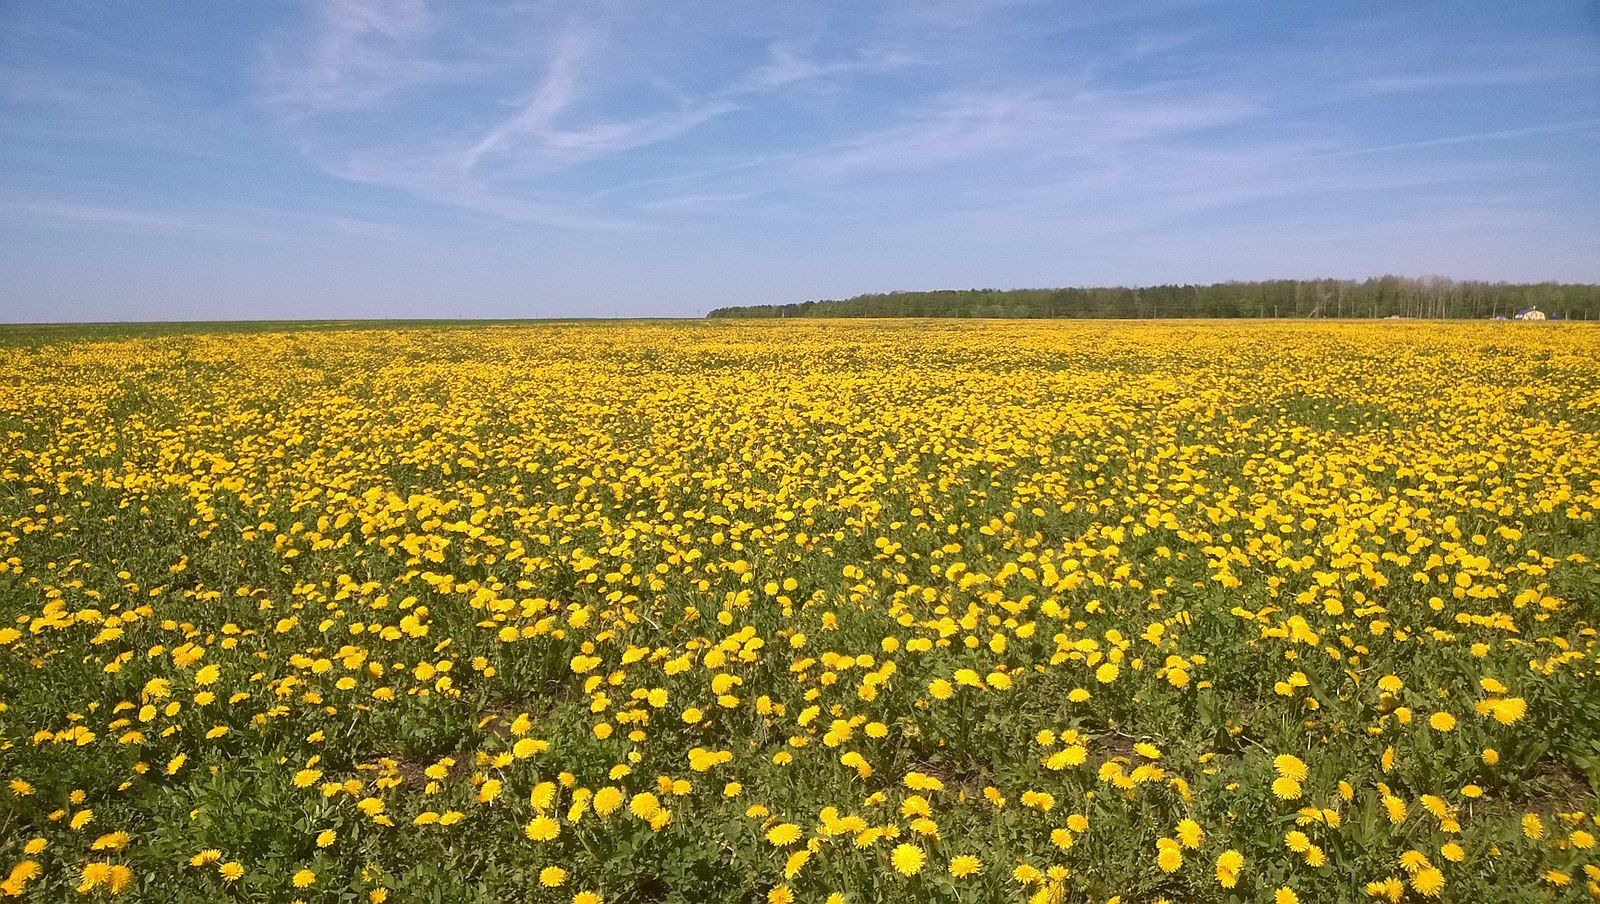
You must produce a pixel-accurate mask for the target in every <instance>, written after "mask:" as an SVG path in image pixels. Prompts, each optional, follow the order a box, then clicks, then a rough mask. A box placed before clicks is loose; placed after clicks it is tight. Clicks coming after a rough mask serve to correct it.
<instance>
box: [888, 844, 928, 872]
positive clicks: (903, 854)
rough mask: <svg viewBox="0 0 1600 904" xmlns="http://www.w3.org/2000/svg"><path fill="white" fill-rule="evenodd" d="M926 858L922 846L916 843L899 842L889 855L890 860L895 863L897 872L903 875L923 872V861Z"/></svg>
mask: <svg viewBox="0 0 1600 904" xmlns="http://www.w3.org/2000/svg"><path fill="white" fill-rule="evenodd" d="M925 859H926V855H925V854H923V852H922V848H919V847H917V846H916V845H914V844H899V845H896V846H895V849H894V852H893V853H892V854H890V855H889V860H890V862H891V863H893V864H894V869H895V872H897V873H899V874H900V875H902V876H915V875H916V874H917V873H920V872H922V863H923V861H924V860H925Z"/></svg>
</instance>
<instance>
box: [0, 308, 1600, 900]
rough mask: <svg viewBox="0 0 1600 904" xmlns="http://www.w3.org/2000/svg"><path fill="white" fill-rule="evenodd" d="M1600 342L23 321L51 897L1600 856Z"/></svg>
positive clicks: (6, 532)
mask: <svg viewBox="0 0 1600 904" xmlns="http://www.w3.org/2000/svg"><path fill="white" fill-rule="evenodd" d="M1597 509H1600V330H1595V329H1590V328H1587V327H1586V326H1585V325H1576V324H1551V325H1545V326H1521V325H1515V324H1489V323H1477V324H1451V325H1441V324H1435V323H1427V324H1421V323H1398V324H1396V323H1331V324H1330V323H1317V322H1264V323H1253V322H1239V321H1234V322H1226V323H1166V322H1152V323H1148V324H1144V323H1120V324H1118V323H1084V322H1043V323H1040V322H1010V323H959V322H852V323H837V322H807V323H794V322H740V321H723V322H709V323H618V324H593V323H588V324H585V323H573V324H542V325H477V326H467V327H451V326H416V327H410V326H407V327H403V328H377V327H353V328H347V329H331V328H330V329H299V330H282V331H279V330H273V329H264V330H260V331H243V332H204V331H194V332H190V331H183V330H176V329H174V330H161V329H147V330H143V331H137V332H128V333H126V334H123V335H118V334H115V333H114V332H97V333H94V334H83V335H75V334H73V333H71V332H70V331H62V332H51V331H37V330H36V331H32V332H24V331H20V330H19V331H16V332H14V333H13V334H11V335H3V334H0V782H3V783H4V785H3V786H0V895H6V896H18V897H20V898H22V899H23V900H33V901H65V900H96V899H115V900H119V901H152V902H153V901H161V902H168V901H171V902H202V901H204V902H212V901H235V900H237V901H259V902H269V901H270V902H278V901H294V900H299V901H304V902H307V904H311V902H334V901H339V902H355V901H371V902H383V901H386V900H387V901H392V902H411V901H417V902H458V901H461V902H467V901H471V902H521V901H552V902H569V901H570V902H574V904H598V902H602V901H603V902H606V904H613V902H629V901H638V902H644V901H658V900H665V901H683V902H700V901H715V902H742V901H769V902H775V904H785V902H790V901H800V902H813V901H815V902H823V901H830V902H838V901H849V902H861V904H866V902H889V901H913V900H914V901H948V902H957V901H960V902H987V901H1036V902H1041V904H1042V902H1080V901H1092V902H1106V901H1111V900H1120V901H1121V902H1126V904H1146V902H1155V901H1159V900H1167V901H1171V902H1189V901H1200V902H1224V901H1274V902H1277V904H1286V902H1294V901H1305V902H1323V901H1339V900H1369V899H1371V900H1387V901H1393V902H1399V901H1422V900H1430V899H1440V900H1459V901H1485V902H1521V901H1551V900H1584V899H1589V898H1590V897H1592V896H1600V850H1597V849H1596V844H1595V838H1596V835H1597V834H1600V825H1597V823H1596V816H1597V809H1600V801H1597V799H1596V791H1595V788H1596V783H1597V782H1600V680H1597V678H1596V669H1597V667H1600V644H1597V636H1596V624H1597V622H1600V568H1597V565H1596V563H1595V561H1594V558H1595V557H1596V556H1597V555H1600V525H1597V523H1596V513H1597Z"/></svg>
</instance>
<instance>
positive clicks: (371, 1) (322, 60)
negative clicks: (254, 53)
mask: <svg viewBox="0 0 1600 904" xmlns="http://www.w3.org/2000/svg"><path fill="white" fill-rule="evenodd" d="M432 28H433V16H432V13H431V11H430V10H429V8H428V3H427V0H322V2H319V3H318V4H317V5H316V21H315V22H314V24H313V25H312V26H311V27H310V37H309V39H308V40H305V41H303V42H302V43H297V44H294V45H293V46H291V47H289V48H287V49H286V48H285V47H283V46H282V45H280V44H278V43H271V44H268V45H267V46H266V48H265V49H264V54H265V69H264V72H263V76H264V78H263V81H264V83H265V84H266V86H267V93H266V97H265V99H266V100H268V101H269V102H273V103H277V104H281V105H283V106H284V107H286V108H295V109H309V110H327V109H337V108H349V107H358V106H363V105H366V104H371V103H374V102H376V101H379V100H382V99H384V98H388V97H391V96H393V95H394V94H396V93H397V92H400V91H402V90H404V89H405V88H407V87H408V86H410V85H415V84H419V83H425V82H428V81H432V80H435V79H438V78H440V77H441V76H442V75H443V74H444V73H445V71H446V70H445V68H444V67H442V66H441V65H440V64H439V63H438V62H437V61H434V60H430V59H427V58H425V57H421V56H419V55H418V54H417V53H416V50H417V48H418V46H419V45H420V43H421V42H422V39H424V38H425V37H427V36H428V34H429V33H430V32H431V30H432Z"/></svg>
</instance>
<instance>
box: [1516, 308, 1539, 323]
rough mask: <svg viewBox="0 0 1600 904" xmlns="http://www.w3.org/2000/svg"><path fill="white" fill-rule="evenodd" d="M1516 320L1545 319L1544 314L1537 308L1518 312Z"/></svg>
mask: <svg viewBox="0 0 1600 904" xmlns="http://www.w3.org/2000/svg"><path fill="white" fill-rule="evenodd" d="M1517 319H1518V320H1543V319H1545V317H1544V312H1543V311H1541V310H1539V309H1538V308H1529V309H1527V310H1526V311H1518V312H1517Z"/></svg>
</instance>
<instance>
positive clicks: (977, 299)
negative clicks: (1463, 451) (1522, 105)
mask: <svg viewBox="0 0 1600 904" xmlns="http://www.w3.org/2000/svg"><path fill="white" fill-rule="evenodd" d="M1529 308H1537V309H1538V310H1540V311H1542V312H1543V313H1544V314H1545V315H1546V316H1547V317H1549V318H1551V319H1561V320H1595V319H1600V285H1594V284H1584V283H1554V282H1546V283H1503V282H1492V283H1491V282H1473V281H1464V282H1458V281H1455V280H1451V279H1446V278H1444V277H1439V276H1431V277H1423V278H1420V279H1413V278H1409V277H1402V276H1380V277H1375V278H1372V279H1366V280H1359V281H1358V280H1348V279H1309V280H1305V279H1274V280H1266V281H1263V282H1224V283H1212V284H1210V285H1181V286H1179V285H1162V286H1143V287H1135V288H1129V287H1126V286H1097V287H1078V288H1062V289H945V290H937V291H930V292H887V293H880V294H871V295H857V296H855V297H853V298H844V299H827V300H821V301H803V302H798V303H795V304H781V305H753V306H746V307H725V308H717V309H716V310H714V311H712V312H711V313H710V314H708V315H707V316H708V317H719V318H721V317H753V318H783V317H1014V318H1015V317H1039V318H1050V317H1101V318H1125V319H1127V318H1156V317H1301V318H1308V317H1336V318H1347V317H1348V318H1361V317H1364V318H1381V317H1415V318H1440V319H1444V318H1457V319H1491V318H1495V317H1505V318H1511V317H1514V316H1515V315H1516V314H1517V313H1518V312H1520V311H1524V310H1527V309H1529Z"/></svg>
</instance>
